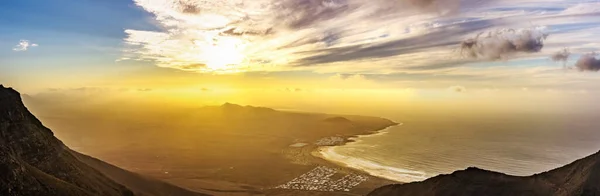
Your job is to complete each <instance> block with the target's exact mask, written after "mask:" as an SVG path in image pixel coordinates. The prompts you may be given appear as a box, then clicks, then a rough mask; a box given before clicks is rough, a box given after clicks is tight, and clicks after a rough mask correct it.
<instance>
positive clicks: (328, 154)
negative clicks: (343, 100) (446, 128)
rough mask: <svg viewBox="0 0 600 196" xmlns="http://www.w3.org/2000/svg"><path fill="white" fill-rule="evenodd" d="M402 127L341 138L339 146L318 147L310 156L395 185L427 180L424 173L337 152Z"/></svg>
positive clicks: (387, 127)
mask: <svg viewBox="0 0 600 196" xmlns="http://www.w3.org/2000/svg"><path fill="white" fill-rule="evenodd" d="M401 125H402V123H395V124H393V125H389V126H386V127H384V128H380V129H377V130H373V131H368V132H366V133H361V134H356V135H348V136H340V137H343V138H344V142H343V143H340V144H337V145H327V146H316V147H315V148H314V149H313V150H312V152H311V153H310V154H311V155H312V156H313V157H316V158H318V159H321V160H323V161H326V162H328V163H331V164H334V165H336V166H339V167H343V168H347V169H350V170H352V171H355V172H358V173H362V174H366V175H369V176H371V177H375V178H380V179H385V180H390V181H392V182H395V183H408V182H413V181H420V180H424V179H426V177H425V173H423V172H419V171H411V170H405V169H400V168H394V167H390V166H385V165H381V164H379V163H375V162H372V161H369V160H365V159H361V158H357V157H351V156H344V155H340V154H338V153H336V152H335V148H338V147H341V146H347V145H351V144H353V143H356V142H360V141H361V140H359V139H360V138H365V137H376V136H381V135H385V134H387V133H389V132H388V131H387V130H388V129H390V128H392V127H395V126H401Z"/></svg>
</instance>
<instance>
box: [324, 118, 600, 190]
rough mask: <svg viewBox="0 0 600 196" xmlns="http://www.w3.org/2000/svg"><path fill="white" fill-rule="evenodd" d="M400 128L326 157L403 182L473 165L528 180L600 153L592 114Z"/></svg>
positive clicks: (406, 122)
mask: <svg viewBox="0 0 600 196" xmlns="http://www.w3.org/2000/svg"><path fill="white" fill-rule="evenodd" d="M390 119H392V120H395V121H396V122H401V124H400V125H398V126H394V127H389V128H387V129H385V130H382V131H380V133H378V134H373V135H366V136H359V137H357V138H355V142H351V143H347V144H345V145H342V146H333V147H324V148H322V149H321V152H320V153H321V156H323V157H324V158H326V159H328V160H330V161H332V162H337V163H340V164H343V165H346V166H348V167H352V168H355V169H359V170H362V171H365V172H367V173H370V174H371V175H374V176H379V177H383V178H387V179H391V180H395V181H399V182H413V181H421V180H424V179H426V178H429V177H433V176H436V175H439V174H449V173H452V172H453V171H455V170H462V169H466V168H467V167H478V168H482V169H487V170H493V171H498V172H503V173H506V174H511V175H519V176H527V175H532V174H535V173H540V172H543V171H547V170H550V169H553V168H556V167H560V166H562V165H565V164H568V163H570V162H572V161H575V160H576V159H579V158H583V157H585V156H587V155H590V154H593V153H595V152H598V151H599V150H600V129H598V128H599V127H600V123H598V122H597V121H598V120H597V119H598V118H597V117H596V116H595V115H589V114H537V115H536V114H509V115H506V114H503V115H494V114H490V115H483V116H476V115H472V116H452V115H447V116H435V117H431V118H429V117H428V118H424V117H417V118H390Z"/></svg>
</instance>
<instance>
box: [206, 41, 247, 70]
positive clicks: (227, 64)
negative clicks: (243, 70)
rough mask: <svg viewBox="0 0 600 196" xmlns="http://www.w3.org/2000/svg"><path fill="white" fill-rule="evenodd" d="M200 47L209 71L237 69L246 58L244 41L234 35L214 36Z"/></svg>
mask: <svg viewBox="0 0 600 196" xmlns="http://www.w3.org/2000/svg"><path fill="white" fill-rule="evenodd" d="M199 47H200V48H201V54H200V55H201V57H200V58H201V59H202V60H203V61H204V63H205V64H206V68H207V71H235V70H237V69H239V65H240V64H241V63H242V62H244V59H245V55H244V52H243V50H244V44H243V41H242V40H240V39H237V38H234V37H218V38H214V39H213V40H212V43H209V44H202V45H199Z"/></svg>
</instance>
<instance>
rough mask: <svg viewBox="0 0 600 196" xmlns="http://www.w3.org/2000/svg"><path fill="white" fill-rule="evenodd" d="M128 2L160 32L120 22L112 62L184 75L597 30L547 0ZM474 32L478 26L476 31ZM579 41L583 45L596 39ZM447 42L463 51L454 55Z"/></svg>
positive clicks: (417, 67)
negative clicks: (118, 47) (120, 49)
mask: <svg viewBox="0 0 600 196" xmlns="http://www.w3.org/2000/svg"><path fill="white" fill-rule="evenodd" d="M134 3H135V4H136V5H137V6H139V7H140V8H142V9H144V10H145V11H147V12H149V13H152V15H153V17H154V19H155V20H156V24H157V26H158V27H159V28H158V29H161V30H159V31H146V30H136V29H126V30H125V33H126V37H125V38H124V40H123V41H124V43H125V44H124V45H125V49H124V53H123V57H122V59H131V60H140V61H151V62H153V63H154V64H156V65H157V66H160V67H166V68H173V69H180V70H185V71H194V72H252V71H257V72H262V71H267V72H269V71H272V72H277V71H290V70H303V71H304V70H309V71H315V72H319V73H328V74H331V73H359V74H369V73H397V72H412V73H419V72H433V71H448V70H449V69H454V68H458V67H463V66H470V65H471V64H474V63H475V62H477V61H482V60H500V59H511V60H512V59H516V58H522V57H525V56H528V57H536V56H537V57H539V56H543V55H550V54H548V53H544V52H543V51H541V50H542V48H544V50H548V49H551V50H552V49H558V48H563V47H565V46H569V47H570V48H573V47H572V46H570V45H573V44H575V43H576V42H570V41H571V40H566V39H564V38H566V36H561V34H562V33H564V31H568V32H571V31H573V30H574V29H593V27H594V26H598V27H600V25H597V23H593V22H594V21H593V20H594V18H595V16H594V15H593V14H594V13H595V12H594V11H593V10H592V11H586V12H585V13H589V14H592V15H581V14H578V13H576V12H575V11H569V12H565V11H564V10H566V9H568V8H569V7H573V5H576V3H574V2H571V1H570V0H569V3H564V4H556V3H555V2H554V1H552V0H533V1H527V2H516V1H510V0H489V1H484V0H372V1H364V0H253V1H242V0H211V1H194V0H134ZM550 8H552V9H550ZM571 10H574V9H571ZM580 19H582V20H580ZM583 19H587V20H583ZM572 21H579V22H576V23H573V22H572ZM586 21H587V22H586ZM590 21H591V22H590ZM530 23H536V24H537V23H540V24H541V25H544V26H548V28H549V30H548V32H552V33H553V36H554V35H555V34H556V38H557V39H554V37H550V38H548V37H546V36H547V35H548V34H546V33H545V32H546V29H543V28H528V27H530V26H531V24H530ZM508 28H515V29H521V30H514V31H512V30H508ZM495 29H506V30H498V31H496V30H495ZM479 32H485V33H483V34H481V35H479V36H477V34H478V33H479ZM578 36H579V37H577V39H578V40H586V39H589V38H590V37H595V36H594V33H593V32H592V31H591V30H590V31H589V32H587V34H578ZM571 37H573V36H569V38H571ZM596 37H597V36H596ZM558 38H560V39H558ZM577 43H579V42H577ZM553 47H556V48H553ZM582 47H583V46H582ZM586 47H587V48H586V49H588V50H589V49H594V48H596V47H598V46H596V45H588V46H586ZM457 48H462V55H464V56H468V57H469V58H464V56H461V55H457V53H458V52H456V49H457ZM573 49H577V48H573Z"/></svg>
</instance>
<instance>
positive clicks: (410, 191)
mask: <svg viewBox="0 0 600 196" xmlns="http://www.w3.org/2000/svg"><path fill="white" fill-rule="evenodd" d="M599 159H600V152H598V153H596V154H593V155H590V156H588V157H586V158H583V159H580V160H577V161H575V162H573V163H571V164H568V165H565V166H563V167H560V168H557V169H554V170H551V171H547V172H544V173H541V174H536V175H533V176H526V177H520V176H510V175H506V174H502V173H497V172H492V171H486V170H482V169H478V168H468V169H466V170H461V171H456V172H454V173H452V174H447V175H439V176H436V177H433V178H430V179H427V180H425V181H422V182H414V183H407V184H397V185H387V186H384V187H380V188H378V189H375V190H374V191H372V192H371V193H369V196H383V195H386V196H387V195H410V196H418V195H428V196H429V195H431V196H434V195H473V196H479V195H506V196H515V195H540V196H542V195H544V196H545V195H555V196H583V195H585V196H587V195H589V196H592V195H600V161H599Z"/></svg>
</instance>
